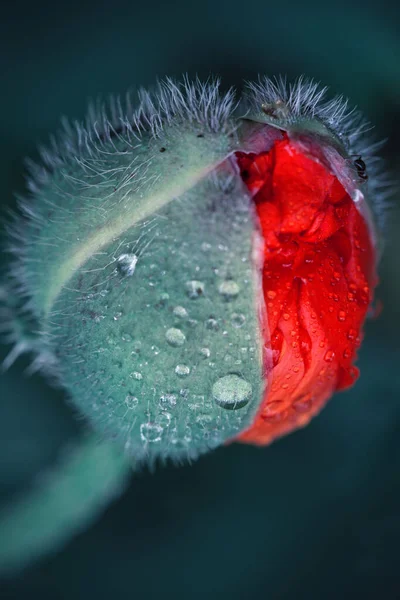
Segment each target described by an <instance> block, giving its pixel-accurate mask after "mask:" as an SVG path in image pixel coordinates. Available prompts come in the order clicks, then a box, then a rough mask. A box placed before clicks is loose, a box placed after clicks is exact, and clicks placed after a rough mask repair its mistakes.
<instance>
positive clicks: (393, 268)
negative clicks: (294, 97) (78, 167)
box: [0, 0, 400, 600]
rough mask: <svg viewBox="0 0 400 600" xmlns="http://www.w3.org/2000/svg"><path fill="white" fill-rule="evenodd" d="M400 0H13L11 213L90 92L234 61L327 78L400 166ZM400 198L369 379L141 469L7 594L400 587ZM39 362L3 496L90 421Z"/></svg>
mask: <svg viewBox="0 0 400 600" xmlns="http://www.w3.org/2000/svg"><path fill="white" fill-rule="evenodd" d="M396 4H397V3H395V2H393V4H389V3H386V2H382V1H381V2H377V1H374V2H368V1H364V2H362V3H361V2H349V1H348V0H347V1H343V0H342V1H340V2H335V3H333V2H332V3H327V2H318V3H317V2H310V1H309V2H307V3H304V2H297V3H294V2H287V1H286V2H277V1H275V2H269V1H264V2H258V1H256V2H255V1H252V2H251V1H248V2H237V1H235V0H232V1H231V2H217V1H209V0H207V1H202V2H196V3H189V2H188V1H182V0H178V1H176V2H174V4H171V5H170V4H169V3H164V4H161V3H158V2H152V3H150V2H145V3H141V4H137V3H135V2H134V1H131V2H122V1H119V0H115V1H113V2H108V3H102V2H98V1H97V2H94V1H92V2H89V3H88V2H84V1H82V2H74V1H71V2H69V3H55V2H51V3H50V2H48V3H47V2H44V1H42V0H40V1H38V2H33V3H28V2H26V3H21V2H11V3H9V6H7V7H6V8H3V9H2V13H1V15H0V65H1V94H0V103H1V107H0V108H1V110H0V136H1V148H0V156H1V160H0V181H1V199H0V202H1V210H2V212H1V213H0V214H1V218H2V221H3V222H4V216H5V211H6V208H7V206H11V207H12V206H14V204H15V200H14V197H13V191H16V192H19V193H21V192H23V190H24V183H23V174H24V167H23V159H24V157H25V156H27V155H29V156H33V157H35V156H37V153H36V144H37V142H45V141H46V139H47V136H48V134H49V133H50V132H52V131H53V130H54V129H56V128H57V125H58V122H59V117H60V116H61V115H62V114H65V115H68V116H70V117H76V118H81V117H83V115H84V113H85V108H86V103H87V100H88V99H89V98H90V97H95V96H97V95H98V94H99V93H101V94H103V95H106V94H108V93H110V92H116V93H118V92H124V91H125V89H126V88H128V87H130V86H132V85H133V86H137V85H144V86H148V85H151V84H152V83H154V80H155V78H156V77H157V76H160V77H162V76H164V75H173V76H179V75H180V74H181V73H183V72H186V71H187V72H188V73H189V74H190V75H195V74H196V73H197V74H199V75H200V76H201V77H206V76H207V75H208V74H210V73H216V74H219V75H221V76H222V78H223V81H224V83H225V84H226V85H231V84H234V85H240V82H241V81H242V79H243V78H247V79H252V78H255V77H256V76H257V74H258V73H263V74H264V73H265V74H270V75H273V74H278V73H287V74H288V76H289V77H294V76H296V75H299V74H301V73H305V74H306V75H308V76H312V77H315V78H316V79H317V80H321V81H322V82H323V83H324V84H326V85H329V86H330V88H331V89H332V91H333V92H336V93H343V94H344V95H346V96H349V97H350V98H351V101H352V102H353V103H355V104H357V105H358V106H359V107H360V108H361V109H362V110H363V111H364V112H365V113H366V114H367V116H368V118H369V119H370V120H371V121H372V122H373V123H375V124H376V126H377V131H378V134H379V135H380V136H381V137H388V138H389V141H388V143H387V145H386V148H385V150H384V154H385V156H386V157H387V160H388V166H389V167H390V168H391V169H392V171H393V178H394V179H395V178H396V172H397V173H398V172H399V165H400V151H399V148H400V125H399V123H400V121H399V117H398V115H399V109H400V106H399V103H400V101H399V98H400V39H399V29H400V27H399V25H400V19H399V9H398V4H397V7H396ZM393 205H394V208H392V209H391V210H390V211H389V212H388V215H387V216H388V228H387V231H386V233H385V241H386V252H385V256H384V260H383V263H382V267H381V279H382V283H381V285H380V287H379V290H378V296H379V297H380V298H381V299H382V300H383V303H384V311H383V314H382V316H381V317H380V318H379V319H378V320H376V321H371V322H369V323H368V325H367V336H366V341H365V343H364V346H363V348H362V351H361V355H360V360H359V366H360V368H361V373H362V375H361V379H360V381H359V382H358V383H357V385H356V387H355V388H354V389H353V390H351V391H349V392H346V393H343V394H340V395H338V396H336V397H335V399H334V400H333V401H332V402H331V403H330V404H329V406H328V407H327V408H326V409H325V410H324V411H323V413H322V414H321V415H320V416H319V417H318V418H317V419H316V420H315V421H314V422H313V423H312V424H311V425H310V426H309V427H308V428H306V429H304V430H302V431H299V432H297V433H295V434H292V435H291V436H289V437H287V438H284V439H282V440H280V441H278V442H277V443H275V444H273V445H272V446H271V447H267V448H264V449H257V448H253V447H247V446H242V445H232V446H230V447H226V448H223V449H220V450H217V451H216V452H214V453H212V454H210V455H208V456H206V457H204V458H202V459H201V460H199V461H198V462H197V463H195V464H193V465H191V466H185V467H180V468H175V467H172V466H170V467H165V468H163V469H162V468H159V469H158V470H157V471H156V472H155V474H150V473H148V472H142V473H140V474H137V475H136V476H135V477H133V479H132V482H131V485H130V487H129V489H128V491H127V492H126V493H125V495H124V496H123V497H122V498H121V499H120V500H119V501H117V502H116V503H114V504H113V505H112V506H110V508H109V509H108V510H107V512H106V513H105V515H104V516H103V517H102V518H101V519H100V520H99V521H98V522H97V523H96V524H95V525H94V526H92V527H91V528H89V529H88V530H87V531H86V532H84V533H83V534H81V535H79V536H78V537H77V538H76V539H74V540H73V541H72V542H71V543H70V544H69V545H68V546H67V547H66V548H65V549H64V550H62V551H61V552H59V553H58V554H57V555H55V556H53V557H51V558H47V559H45V560H43V561H41V562H40V564H38V565H36V566H34V567H33V568H31V569H29V570H27V571H25V572H24V573H23V574H21V575H20V576H19V577H18V578H15V579H13V580H8V581H5V582H4V583H2V584H1V589H0V596H1V598H7V599H8V598H18V599H22V598H32V597H40V598H43V599H45V600H47V599H48V600H54V599H57V598H62V599H64V598H65V599H68V600H69V599H72V598H73V599H74V600H80V599H81V598H82V599H84V598H87V597H95V598H101V599H103V598H104V599H106V598H107V599H108V598H117V599H119V598H124V599H126V598H156V597H162V598H170V597H171V598H174V599H175V600H181V599H192V598H193V599H194V600H196V599H197V598H199V599H200V598H201V599H204V598H207V599H210V600H214V599H217V598H218V599H219V598H222V599H223V598H225V597H226V598H228V597H229V598H230V599H231V600H236V599H242V598H244V599H253V598H254V599H255V598H257V599H260V598H268V599H275V598H279V599H281V598H284V599H286V598H288V599H291V598H296V599H297V598H307V599H314V598H328V599H330V598H358V597H360V598H361V597H362V598H377V597H379V598H388V599H392V598H393V599H394V598H398V597H400V581H399V574H398V571H399V568H398V562H399V542H400V513H399V503H400V480H399V454H400V453H399V439H400V438H399V433H400V431H399V429H400V428H399V415H400V397H399V396H400V394H399V392H400V368H399V358H400V352H399V335H400V313H399V310H398V307H399V299H400V270H399V259H398V256H399V253H400V235H399V232H400V219H399V216H398V214H399V211H398V210H396V208H395V207H396V205H397V206H399V195H398V194H397V196H395V197H394V200H393ZM1 234H2V237H3V236H4V228H2V229H1ZM2 262H3V263H4V262H5V257H4V258H2ZM5 352H6V349H5V348H2V355H3V356H4V355H5ZM26 364H27V363H26V361H24V360H20V361H18V363H17V364H16V365H15V366H14V367H13V368H12V369H11V370H10V371H9V372H8V373H7V374H6V375H5V376H2V377H1V378H0V386H1V387H0V389H1V392H0V394H1V401H0V493H1V498H2V500H1V501H2V502H3V501H4V502H6V501H12V498H13V497H14V496H16V495H18V494H19V493H23V491H24V490H25V489H28V487H29V484H30V483H31V482H32V480H33V478H34V477H35V475H36V474H37V473H38V472H39V471H40V470H41V469H42V468H43V467H44V466H45V465H48V464H51V463H52V462H53V461H55V459H56V458H57V455H58V453H59V451H60V449H61V448H62V447H63V445H64V444H65V443H66V441H67V440H68V439H70V438H71V437H72V436H74V435H78V434H79V431H80V430H81V429H82V428H83V426H84V423H83V422H82V421H78V420H76V416H74V415H73V411H72V410H71V409H70V408H68V407H67V406H66V404H65V398H64V395H63V393H62V391H55V390H53V389H52V388H50V387H49V386H48V385H47V384H46V382H45V381H43V380H42V379H41V378H40V377H33V378H31V379H27V378H25V377H24V376H23V375H22V372H23V369H24V368H25V367H26ZM0 543H1V541H0Z"/></svg>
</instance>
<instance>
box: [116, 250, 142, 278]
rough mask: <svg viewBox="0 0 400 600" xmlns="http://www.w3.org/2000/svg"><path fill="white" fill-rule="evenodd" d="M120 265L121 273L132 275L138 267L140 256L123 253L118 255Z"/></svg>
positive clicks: (118, 267) (118, 266)
mask: <svg viewBox="0 0 400 600" xmlns="http://www.w3.org/2000/svg"><path fill="white" fill-rule="evenodd" d="M117 261H118V265H117V269H118V271H119V272H120V273H121V275H126V276H127V277H131V276H132V275H133V274H134V272H135V269H136V263H137V261H138V257H137V256H136V254H121V255H120V256H118V259H117Z"/></svg>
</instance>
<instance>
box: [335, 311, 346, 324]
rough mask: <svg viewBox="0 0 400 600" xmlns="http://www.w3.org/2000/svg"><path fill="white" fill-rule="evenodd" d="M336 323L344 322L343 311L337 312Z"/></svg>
mask: <svg viewBox="0 0 400 600" xmlns="http://www.w3.org/2000/svg"><path fill="white" fill-rule="evenodd" d="M337 318H338V321H342V322H343V321H345V320H346V312H345V311H344V310H339V312H338V315H337Z"/></svg>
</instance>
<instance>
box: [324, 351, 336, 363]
mask: <svg viewBox="0 0 400 600" xmlns="http://www.w3.org/2000/svg"><path fill="white" fill-rule="evenodd" d="M334 358H335V353H334V351H333V350H328V351H327V352H326V353H325V356H324V360H325V361H326V362H332V361H333V359H334Z"/></svg>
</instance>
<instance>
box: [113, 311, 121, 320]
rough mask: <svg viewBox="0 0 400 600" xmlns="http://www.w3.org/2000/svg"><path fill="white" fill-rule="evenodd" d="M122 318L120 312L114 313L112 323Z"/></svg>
mask: <svg viewBox="0 0 400 600" xmlns="http://www.w3.org/2000/svg"><path fill="white" fill-rule="evenodd" d="M121 317H122V312H117V313H115V315H114V317H113V319H114V321H118V319H120V318H121Z"/></svg>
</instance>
